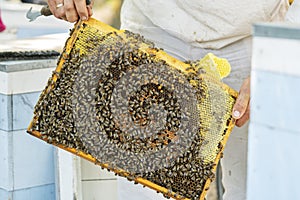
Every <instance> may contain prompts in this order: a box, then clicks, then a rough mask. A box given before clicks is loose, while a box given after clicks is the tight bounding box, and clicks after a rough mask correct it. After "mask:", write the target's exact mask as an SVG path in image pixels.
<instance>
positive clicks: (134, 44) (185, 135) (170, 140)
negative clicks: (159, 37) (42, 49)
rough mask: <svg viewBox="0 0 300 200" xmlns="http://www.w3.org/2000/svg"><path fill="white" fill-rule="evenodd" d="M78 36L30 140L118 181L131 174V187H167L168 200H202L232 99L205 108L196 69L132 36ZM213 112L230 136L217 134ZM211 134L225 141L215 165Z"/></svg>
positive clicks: (43, 99) (38, 109) (38, 110)
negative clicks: (80, 157)
mask: <svg viewBox="0 0 300 200" xmlns="http://www.w3.org/2000/svg"><path fill="white" fill-rule="evenodd" d="M85 28H86V29H87V28H90V29H91V31H89V32H88V31H84V30H85ZM80 30H81V32H80V31H79V34H78V35H77V38H76V42H75V44H74V45H73V48H72V49H71V50H70V52H69V53H68V54H67V56H66V55H63V54H62V56H61V58H60V60H61V59H63V60H64V62H63V65H62V67H61V69H60V70H56V71H55V72H54V73H53V76H52V77H51V78H50V79H49V81H48V84H47V87H46V88H45V90H44V91H43V93H42V94H41V96H40V99H39V101H38V103H37V104H36V106H35V110H34V119H33V122H32V124H31V126H30V128H29V132H30V133H33V132H38V133H40V137H41V139H43V140H45V141H47V142H48V143H51V144H55V145H57V144H59V145H62V146H63V147H66V148H73V149H76V151H78V152H83V153H84V154H87V155H91V156H92V157H93V158H95V159H96V160H97V161H98V162H99V163H105V164H107V168H108V169H110V170H113V171H115V172H116V174H117V175H124V174H122V173H118V171H123V172H124V171H125V172H126V177H127V178H128V180H132V181H136V180H137V178H142V179H146V180H149V181H151V182H152V183H154V184H156V185H159V186H162V187H164V188H166V189H167V191H168V192H167V193H165V194H164V195H165V197H167V198H169V197H171V196H172V197H174V198H177V199H184V198H189V199H199V198H200V196H203V195H202V194H203V192H205V191H206V190H207V188H205V184H207V180H212V179H213V178H214V172H213V171H214V169H215V166H216V155H217V154H218V153H220V151H221V150H222V144H221V140H220V138H221V139H222V138H223V137H224V135H226V134H227V133H228V131H229V130H228V126H229V125H230V123H231V117H230V114H228V113H230V110H231V108H232V104H233V102H234V95H227V97H225V94H223V96H224V97H225V98H224V106H222V105H218V108H216V109H212V108H210V105H209V104H208V103H209V102H208V103H207V102H205V99H208V98H210V96H211V95H210V92H208V88H207V87H208V84H205V81H204V80H203V78H200V76H199V73H203V69H197V70H195V68H196V67H195V66H194V65H193V64H190V72H188V71H187V72H186V73H182V71H180V70H179V69H176V68H174V67H172V66H170V64H169V63H168V62H166V61H165V60H163V59H160V58H158V57H157V56H156V53H155V52H160V51H162V50H160V49H157V48H155V47H154V45H153V43H151V42H149V41H147V40H145V39H144V38H143V37H142V36H140V35H138V34H134V33H131V32H129V31H124V32H114V31H112V32H109V33H106V34H103V33H101V31H99V30H96V29H93V28H91V27H89V26H88V25H87V24H83V25H82V26H81V29H80ZM80 33H82V34H80ZM72 35H73V33H71V36H72ZM71 38H72V37H71ZM82 49H84V52H88V53H84V52H83V51H82ZM145 49H151V53H149V52H147V51H145ZM153 52H154V53H153ZM54 77H55V78H54ZM211 82H212V85H214V84H215V83H214V81H211ZM191 83H192V84H191ZM215 85H218V84H215ZM219 85H220V84H219ZM219 85H218V86H219ZM215 87H216V86H215ZM220 88H221V87H220ZM216 93H218V92H216ZM215 95H218V94H215ZM219 97H220V95H219ZM212 98H215V96H213V95H212ZM211 101H216V100H211ZM228 102H230V103H228ZM201 103H202V104H203V105H202V104H201ZM226 103H227V104H226ZM205 109H206V110H207V111H205V112H203V111H202V110H205ZM209 112H212V113H210V115H211V114H213V115H212V117H211V120H212V121H214V123H215V124H220V123H221V125H222V124H223V125H225V127H227V128H226V129H221V125H219V127H218V128H219V129H220V130H218V131H217V132H214V131H212V130H213V128H210V127H208V126H210V125H212V124H213V123H212V122H209V123H208V122H206V120H207V118H206V117H205V116H206V115H207V114H208V113H209ZM221 115H222V116H221ZM208 134H211V135H212V136H213V134H219V135H220V137H219V138H218V139H219V140H218V141H216V144H214V145H213V147H211V149H213V152H211V150H207V151H208V152H209V153H208V154H213V155H214V156H213V157H212V159H207V156H206V155H205V154H207V153H203V152H205V149H204V148H205V147H208V146H212V143H210V142H209V141H207V139H206V137H207V135H208ZM227 135H228V134H227ZM213 137H215V136H213ZM216 145H217V147H216Z"/></svg>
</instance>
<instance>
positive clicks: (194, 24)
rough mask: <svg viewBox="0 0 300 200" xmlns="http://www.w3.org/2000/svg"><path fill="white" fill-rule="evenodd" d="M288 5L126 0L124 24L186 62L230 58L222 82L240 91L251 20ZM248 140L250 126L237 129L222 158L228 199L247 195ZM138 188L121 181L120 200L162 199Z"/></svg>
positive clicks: (279, 14) (255, 0) (276, 17)
mask: <svg viewBox="0 0 300 200" xmlns="http://www.w3.org/2000/svg"><path fill="white" fill-rule="evenodd" d="M297 5H298V4H297ZM295 6H296V4H295ZM288 8H289V2H288V0H263V1H262V0H242V1H241V0H125V1H124V4H123V7H122V12H121V28H122V29H128V30H130V31H132V32H136V33H140V34H142V35H143V36H144V37H145V38H146V39H149V40H151V41H153V42H154V43H155V44H156V46H157V47H161V48H163V49H164V50H165V51H166V52H168V53H169V54H171V55H172V56H174V57H176V58H178V59H180V60H183V61H184V60H198V59H200V58H202V57H203V56H204V55H205V54H207V53H209V52H212V53H214V54H215V55H217V56H219V57H223V58H226V59H228V61H229V62H230V64H231V67H232V71H231V74H230V75H229V77H227V78H226V79H224V82H225V83H226V84H228V85H229V86H230V87H232V88H234V89H236V90H239V88H240V86H241V84H242V82H243V80H244V79H245V78H246V77H248V76H249V75H250V67H251V51H252V49H251V32H252V25H253V23H256V22H272V21H284V18H285V14H286V12H287V10H288ZM247 143H248V127H247V125H245V126H243V127H242V128H235V129H234V130H233V132H232V134H231V136H230V138H229V140H228V142H227V145H226V148H225V150H224V157H223V159H222V160H221V163H222V170H223V171H222V172H223V184H224V187H225V194H224V200H244V199H246V172H247ZM122 180H123V179H122ZM139 188H141V187H140V186H134V185H133V184H132V183H127V181H120V182H119V189H120V190H119V200H127V199H132V200H144V199H147V200H148V199H149V200H150V199H151V200H157V199H163V197H162V195H157V194H156V193H155V191H153V192H151V191H150V190H143V189H139Z"/></svg>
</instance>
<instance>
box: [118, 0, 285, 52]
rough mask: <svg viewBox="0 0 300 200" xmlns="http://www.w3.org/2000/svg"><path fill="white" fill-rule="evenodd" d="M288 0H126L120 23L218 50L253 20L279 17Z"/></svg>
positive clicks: (245, 32)
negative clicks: (161, 31)
mask: <svg viewBox="0 0 300 200" xmlns="http://www.w3.org/2000/svg"><path fill="white" fill-rule="evenodd" d="M288 6H289V3H288V0H263V1H261V0H242V1H238V0H217V1H216V0H130V1H125V2H124V4H123V11H125V12H122V13H121V20H122V21H121V22H122V24H125V25H126V28H127V29H129V30H131V29H132V30H138V32H139V30H143V29H147V28H148V27H149V24H147V23H145V22H146V21H149V22H150V23H151V25H154V26H155V27H159V28H161V29H162V30H164V31H165V32H167V33H168V34H170V35H173V36H175V37H177V38H180V39H181V40H183V41H184V42H186V43H189V44H191V45H193V46H196V47H201V48H210V49H219V48H222V47H224V46H226V45H228V44H232V43H233V42H235V41H238V40H240V39H242V38H245V37H248V36H250V34H251V25H252V24H253V23H254V22H261V21H263V22H270V21H277V20H283V19H284V15H285V13H286V11H287V9H288Z"/></svg>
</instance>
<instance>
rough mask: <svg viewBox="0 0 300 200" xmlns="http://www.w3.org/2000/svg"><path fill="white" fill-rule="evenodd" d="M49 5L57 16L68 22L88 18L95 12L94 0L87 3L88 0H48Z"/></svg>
mask: <svg viewBox="0 0 300 200" xmlns="http://www.w3.org/2000/svg"><path fill="white" fill-rule="evenodd" d="M48 5H49V8H50V10H51V12H52V14H53V15H54V16H55V17H57V18H59V19H63V20H66V21H68V22H76V21H78V20H79V19H81V20H87V19H88V18H89V17H91V16H92V14H93V11H92V6H93V1H92V2H91V4H90V5H86V0H48Z"/></svg>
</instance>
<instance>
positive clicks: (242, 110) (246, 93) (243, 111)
mask: <svg viewBox="0 0 300 200" xmlns="http://www.w3.org/2000/svg"><path fill="white" fill-rule="evenodd" d="M232 117H233V118H234V119H235V120H236V121H235V125H236V126H238V127H241V126H243V125H244V124H245V123H246V122H247V121H248V120H249V117H250V77H248V78H247V79H245V80H244V82H243V84H242V86H241V89H240V92H239V95H238V97H237V100H236V103H235V104H234V106H233V111H232Z"/></svg>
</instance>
